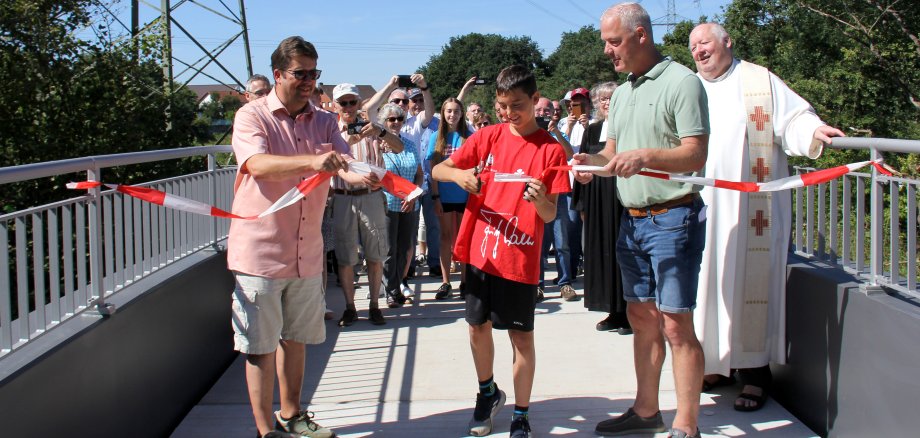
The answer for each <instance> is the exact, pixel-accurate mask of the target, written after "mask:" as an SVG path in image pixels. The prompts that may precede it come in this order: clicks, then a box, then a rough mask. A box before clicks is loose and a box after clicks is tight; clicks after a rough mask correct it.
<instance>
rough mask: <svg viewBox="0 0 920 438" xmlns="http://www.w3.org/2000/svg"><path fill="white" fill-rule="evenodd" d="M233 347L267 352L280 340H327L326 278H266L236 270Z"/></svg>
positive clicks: (250, 351)
mask: <svg viewBox="0 0 920 438" xmlns="http://www.w3.org/2000/svg"><path fill="white" fill-rule="evenodd" d="M234 276H235V277H236V287H235V288H234V290H233V348H234V350H236V351H239V352H241V353H246V354H268V353H272V352H274V351H275V349H277V348H278V341H279V340H280V339H284V340H286V341H294V342H300V343H303V344H320V343H322V342H323V341H325V340H326V324H325V322H324V321H323V316H324V314H325V311H326V297H325V294H324V291H323V277H322V276H316V277H312V278H279V279H272V278H265V277H256V276H253V275H246V274H241V273H239V272H234Z"/></svg>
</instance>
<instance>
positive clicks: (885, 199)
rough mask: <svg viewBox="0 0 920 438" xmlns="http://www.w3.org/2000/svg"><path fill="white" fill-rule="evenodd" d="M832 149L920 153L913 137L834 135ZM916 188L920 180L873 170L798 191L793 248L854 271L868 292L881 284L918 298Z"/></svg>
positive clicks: (799, 170) (877, 155)
mask: <svg viewBox="0 0 920 438" xmlns="http://www.w3.org/2000/svg"><path fill="white" fill-rule="evenodd" d="M830 147H831V148H834V149H868V150H869V151H870V158H871V159H873V160H874V159H878V158H880V157H882V153H883V152H887V153H912V154H916V153H920V141H917V140H900V139H887V138H850V137H847V138H835V139H834V141H833V143H832V144H831V145H830ZM795 170H796V172H797V173H803V172H807V171H810V170H814V169H811V168H795ZM918 189H920V180H917V179H910V178H904V177H900V176H886V175H883V174H881V173H879V172H878V171H877V170H875V169H872V171H871V172H868V173H860V172H852V173H849V174H847V175H845V176H844V177H843V178H840V179H837V180H834V181H831V182H828V183H825V184H818V185H816V186H810V187H805V188H800V189H796V190H795V193H794V195H793V208H794V212H795V223H794V227H793V236H792V244H793V250H794V251H795V252H796V253H798V254H800V255H804V256H808V257H811V258H814V259H817V260H820V261H823V262H826V263H828V264H831V265H834V266H839V267H841V268H843V269H845V270H847V271H849V272H853V273H856V274H858V275H859V276H861V277H863V278H864V279H865V280H866V283H865V284H864V290H865V291H867V292H868V293H875V292H880V291H881V290H882V289H881V287H883V286H884V287H888V288H891V289H893V290H896V291H899V292H901V293H904V294H906V295H909V296H912V297H915V298H920V291H918V287H917V284H918V277H917V275H918V272H917V231H918V230H917V215H918V210H917V201H918V198H917V196H918Z"/></svg>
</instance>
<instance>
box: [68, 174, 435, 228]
mask: <svg viewBox="0 0 920 438" xmlns="http://www.w3.org/2000/svg"><path fill="white" fill-rule="evenodd" d="M349 167H350V169H351V170H352V171H353V172H355V173H358V174H362V175H366V174H368V173H370V172H374V173H375V174H377V176H378V178H380V183H381V185H382V186H383V188H384V190H386V191H387V192H389V193H390V194H392V195H394V196H396V197H398V198H400V199H403V200H407V201H412V200H414V199H415V198H418V197H419V196H421V195H422V189H421V188H419V187H417V186H416V185H415V184H412V183H411V182H409V181H407V180H406V179H405V178H402V177H400V176H399V175H396V174H394V173H392V172H389V171H387V170H386V169H383V168H381V167H377V166H373V165H370V164H366V163H359V162H354V163H352V164H351V165H350V166H349ZM332 176H333V174H332V173H326V172H320V173H317V174H315V175H313V176H311V177H309V178H307V179H305V180H303V181H301V182H300V184H297V186H295V187H293V188H291V190H288V192H287V193H285V194H284V195H282V196H281V197H280V198H278V200H277V201H275V203H274V204H272V205H271V207H268V209H266V210H265V211H263V212H262V213H259V214H258V215H256V216H239V215H236V214H233V213H230V212H228V211H225V210H221V209H219V208H217V207H214V206H211V205H208V204H204V203H202V202H198V201H195V200H192V199H188V198H183V197H181V196H177V195H173V194H170V193H166V192H162V191H160V190H155V189H151V188H147V187H137V186H126V185H120V184H105V183H101V182H98V181H83V182H72V183H67V188H68V189H94V188H96V187H101V186H106V187H108V188H110V189H114V190H116V191H118V192H121V193H124V194H126V195H129V196H132V197H134V198H137V199H140V200H142V201H146V202H150V203H152V204H156V205H161V206H163V207H167V208H172V209H176V210H179V211H185V212H188V213H194V214H200V215H204V216H214V217H223V218H229V219H243V220H253V219H258V218H262V217H265V216H268V215H270V214H272V213H274V212H276V211H278V210H281V209H282V208H285V207H287V206H289V205H292V204H296V203H297V202H298V201H300V200H301V199H303V197H304V196H305V195H306V194H308V193H310V192H311V191H312V190H313V189H315V188H316V187H317V186H319V185H320V184H321V183H323V182H324V181H326V180H328V179H329V178H330V177H332Z"/></svg>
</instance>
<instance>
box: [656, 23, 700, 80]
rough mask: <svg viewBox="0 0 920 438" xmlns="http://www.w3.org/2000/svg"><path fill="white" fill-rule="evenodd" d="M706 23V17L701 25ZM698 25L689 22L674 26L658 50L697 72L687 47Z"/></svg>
mask: <svg viewBox="0 0 920 438" xmlns="http://www.w3.org/2000/svg"><path fill="white" fill-rule="evenodd" d="M704 21H705V17H704V18H701V19H700V21H699V23H702V22H704ZM699 23H696V24H699ZM696 24H694V23H691V22H689V21H682V22H680V23H677V25H676V26H674V30H672V31H671V33H669V34H666V35H665V36H664V38H662V44H660V45H659V46H658V50H659V51H660V52H661V54H662V55H666V56H670V57H671V59H673V60H674V61H677V62H678V63H680V64H683V65H685V66H687V67H688V68H690V69H691V70H694V71H696V67H695V65H694V62H693V56H691V55H690V50H689V49H687V47H688V46H689V45H690V32H691V31H693V28H694V27H695V26H696Z"/></svg>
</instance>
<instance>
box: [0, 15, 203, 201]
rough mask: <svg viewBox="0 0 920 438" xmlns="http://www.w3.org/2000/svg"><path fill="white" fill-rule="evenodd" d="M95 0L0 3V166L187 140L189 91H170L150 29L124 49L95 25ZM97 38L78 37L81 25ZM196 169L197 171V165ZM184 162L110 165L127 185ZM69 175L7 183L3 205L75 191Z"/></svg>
mask: <svg viewBox="0 0 920 438" xmlns="http://www.w3.org/2000/svg"><path fill="white" fill-rule="evenodd" d="M95 5H96V2H93V1H73V0H71V1H50V0H11V1H5V2H3V4H2V5H0V80H2V83H3V84H4V85H5V88H6V89H5V90H4V93H0V120H3V121H4V123H3V124H2V125H0V148H2V152H3V153H2V154H0V166H15V165H20V164H28V163H36V162H42V161H50V160H60V159H66V158H75V157H83V156H89V155H100V154H113V153H120V152H133V151H141V150H153V149H164V148H172V147H178V146H187V145H190V144H192V143H193V141H194V140H195V137H196V129H195V127H194V126H193V122H194V120H195V115H196V112H197V109H196V108H195V96H194V93H192V92H191V91H190V90H188V89H180V90H176V91H174V92H169V91H168V90H167V89H166V88H165V85H164V78H163V73H162V69H161V67H160V65H159V63H158V61H157V59H158V53H159V50H160V47H161V42H162V40H159V39H158V37H157V35H153V36H151V37H149V38H148V39H146V40H142V41H138V42H137V43H136V44H126V45H122V46H118V45H114V44H112V43H110V42H108V41H107V37H108V34H107V29H106V28H105V25H104V24H103V25H100V24H97V23H95V22H94V18H95V17H96V13H95V10H94V9H93V8H95V7H96V6H95ZM87 27H88V28H90V29H92V30H93V31H94V32H95V33H96V35H97V37H98V41H94V42H91V41H86V40H81V39H78V38H77V37H76V36H75V35H76V34H77V33H78V32H79V31H81V30H82V29H84V28H87ZM198 168H200V167H198ZM187 169H188V167H187V166H185V165H178V166H177V165H176V164H175V163H172V164H171V165H169V166H155V165H148V166H137V167H136V168H135V169H130V170H128V169H113V170H110V171H107V174H106V175H105V178H106V179H107V180H110V181H117V182H131V181H134V180H152V179H156V178H160V177H163V176H166V175H175V174H179V173H183V172H185V171H186V170H187ZM65 178H66V179H73V178H74V177H73V176H71V177H61V178H56V179H53V180H52V181H50V182H49V181H45V180H42V181H30V182H26V183H22V184H19V185H17V186H16V188H14V189H9V187H7V188H5V190H4V195H3V199H2V204H3V206H4V209H5V210H6V211H12V210H16V209H19V208H21V207H25V206H31V205H36V204H37V203H41V202H46V201H49V200H53V199H60V198H62V197H69V196H72V195H73V193H72V192H67V191H64V190H61V187H62V185H63V183H64V182H66V181H65Z"/></svg>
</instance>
